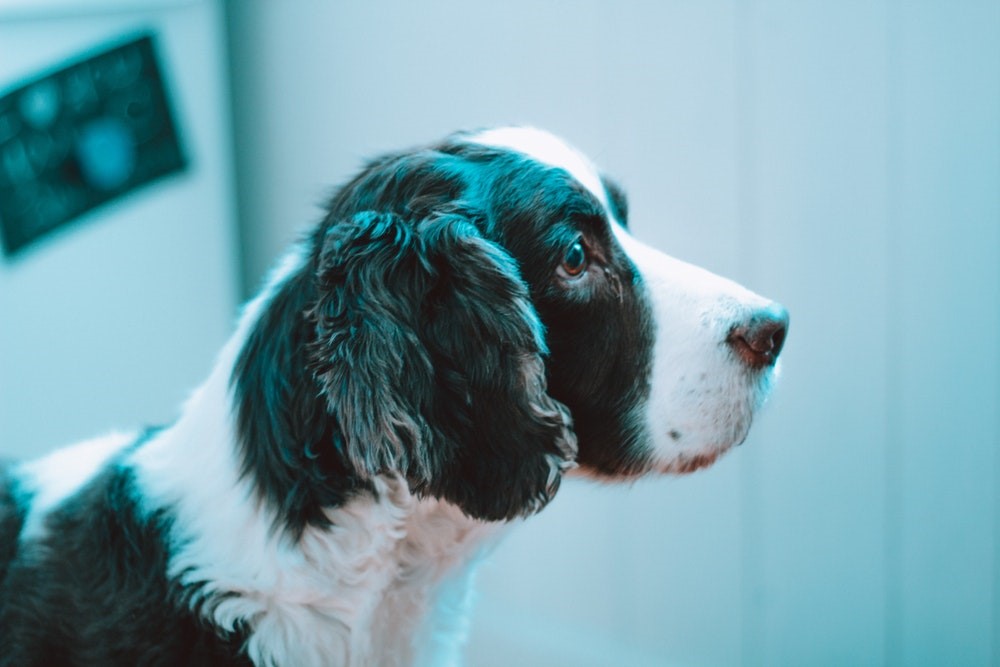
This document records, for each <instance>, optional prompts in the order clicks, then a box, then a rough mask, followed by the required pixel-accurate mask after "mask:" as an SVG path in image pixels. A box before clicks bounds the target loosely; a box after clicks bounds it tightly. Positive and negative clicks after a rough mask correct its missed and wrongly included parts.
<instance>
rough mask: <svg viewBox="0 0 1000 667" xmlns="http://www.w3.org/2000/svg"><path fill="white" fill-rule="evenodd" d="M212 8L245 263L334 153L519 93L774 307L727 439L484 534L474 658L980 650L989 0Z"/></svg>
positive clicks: (998, 372) (994, 225)
mask: <svg viewBox="0 0 1000 667" xmlns="http://www.w3.org/2000/svg"><path fill="white" fill-rule="evenodd" d="M229 10H230V28H231V34H230V38H231V46H232V65H233V72H234V82H235V89H234V92H235V98H234V100H235V107H236V130H237V134H236V146H237V157H238V167H239V174H240V192H241V201H240V205H241V210H242V218H243V223H244V236H243V239H244V249H245V251H246V263H245V279H246V283H247V285H248V286H249V287H248V289H249V288H252V287H253V286H254V285H256V284H257V283H258V281H259V279H260V276H261V274H262V272H263V271H264V269H265V268H266V266H267V265H269V264H270V263H271V262H273V261H274V259H275V258H276V257H277V255H278V254H279V253H280V251H281V248H282V247H283V246H284V244H285V243H287V242H288V241H289V240H291V239H292V238H294V237H295V235H296V233H297V231H298V230H301V229H302V228H303V227H304V226H306V225H308V224H309V223H310V222H313V221H315V220H316V219H317V218H318V216H319V209H318V208H317V206H316V205H317V204H318V203H319V202H321V201H322V200H323V199H324V197H325V196H326V193H327V192H328V191H329V188H330V187H331V186H332V185H333V184H336V183H338V182H342V181H343V180H344V179H346V178H347V177H348V176H349V175H350V174H351V172H352V171H353V170H354V169H356V168H357V166H358V165H359V164H360V161H361V159H362V158H363V157H365V156H370V155H373V154H375V153H377V152H379V151H381V150H385V149H391V148H396V147H399V146H403V145H407V144H411V143H418V142H421V141H425V140H430V139H434V138H436V137H438V136H440V135H442V134H444V133H446V132H448V131H451V130H453V129H456V128H464V127H476V126H482V125H490V124H494V123H507V122H524V123H531V124H536V125H539V126H542V127H546V128H549V129H551V130H553V131H555V132H557V133H559V134H562V135H563V136H565V137H567V138H569V139H570V140H571V141H573V142H574V143H576V144H577V145H579V146H580V147H581V148H583V149H584V151H585V152H587V153H589V154H590V155H591V156H592V157H594V158H595V160H596V161H597V162H598V163H599V164H600V165H602V166H603V167H604V168H606V170H607V171H609V172H610V173H612V174H614V175H615V176H617V177H618V178H619V180H621V181H622V182H623V183H625V185H626V186H627V188H628V190H629V192H630V196H631V210H632V214H631V217H632V224H633V227H634V231H635V233H636V234H637V235H638V236H640V237H642V238H643V239H645V240H647V241H648V242H650V243H653V244H654V245H657V246H658V247H661V248H663V249H664V250H666V251H667V252H669V253H671V254H674V255H677V256H680V257H682V258H684V259H687V260H689V261H693V262H696V263H699V264H702V265H705V266H707V267H709V268H710V269H712V270H714V271H717V272H719V273H723V274H726V275H729V276H731V277H733V278H736V279H738V280H740V281H742V282H744V283H746V284H747V285H749V286H750V287H752V288H753V289H755V290H757V291H759V292H761V293H763V294H766V295H768V296H771V297H774V298H776V299H778V300H780V301H782V302H783V303H784V304H785V305H787V306H788V307H789V309H790V311H791V313H792V325H791V332H790V338H789V342H788V345H787V348H786V352H785V354H784V355H783V356H784V359H783V366H784V367H783V377H782V380H781V383H780V385H779V388H778V390H777V392H776V394H775V396H774V398H773V399H772V401H771V404H770V405H769V406H768V408H767V410H766V412H765V413H764V415H763V416H762V417H761V418H760V419H759V420H758V423H757V425H756V426H755V430H754V432H753V433H752V435H751V437H750V439H749V440H748V442H747V443H746V445H745V446H743V447H742V448H740V449H739V450H737V451H736V452H734V453H732V454H730V455H729V456H728V457H726V458H725V459H724V460H723V461H721V462H720V463H719V464H717V465H716V466H715V467H713V468H712V469H710V470H708V471H705V472H701V473H698V474H696V475H694V476H692V477H688V478H682V479H659V480H650V481H646V482H641V483H638V484H636V485H634V486H632V487H630V488H620V487H619V488H611V487H599V486H595V485H593V484H589V483H584V482H576V483H570V484H567V485H566V486H565V487H564V490H563V491H562V492H561V493H560V495H559V497H558V498H557V499H556V501H555V502H554V503H553V504H552V505H551V506H550V507H549V508H548V509H547V510H546V511H545V512H544V513H543V514H542V515H541V516H539V517H536V518H534V519H532V520H530V521H528V522H526V523H525V524H524V525H523V526H520V527H519V528H518V529H517V530H516V531H514V532H513V533H512V534H511V536H510V538H509V539H508V540H506V541H505V542H504V543H503V544H502V545H501V546H500V547H499V548H498V550H497V551H496V552H495V554H494V555H493V556H492V558H491V559H490V561H489V562H488V563H486V564H485V566H484V567H483V569H482V571H481V574H480V582H479V583H480V585H479V603H478V610H477V613H476V616H475V618H474V621H473V627H472V633H471V641H470V645H469V649H468V658H469V660H468V662H469V663H470V664H471V665H477V666H480V667H493V666H496V667H501V666H504V667H506V666H509V665H515V664H516V665H519V666H520V667H534V666H542V665H573V666H587V665H636V666H643V665H726V666H728V665H747V666H757V665H761V666H764V665H767V666H770V665H789V666H800V665H831V666H834V665H836V666H841V665H906V666H913V665H918V666H919V665H944V664H950V665H968V666H973V665H982V666H986V665H997V664H1000V629H998V628H1000V491H998V487H1000V3H998V2H972V1H963V2H943V1H942V2H908V1H904V0H881V1H860V0H859V1H845V2H803V1H799V0H787V1H785V2H779V1H776V0H753V1H747V2H735V1H734V2H638V1H631V2H628V1H623V0H616V1H615V2H610V1H604V2H599V1H597V0H590V1H587V2H584V1H580V2H569V1H566V2H555V1H552V0H549V1H545V2H538V1H531V0H508V1H507V2H503V3H476V4H473V3H468V2H461V1H459V0H452V1H445V0H437V1H435V2H421V3H409V2H387V1H386V0H380V1H373V2H366V3H346V2H345V3H340V2H323V1H318V0H317V1H312V2H307V1H305V0H300V1H299V2H296V3H276V2H270V1H268V0H235V1H233V2H231V3H230V8H229Z"/></svg>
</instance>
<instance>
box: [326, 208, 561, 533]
mask: <svg viewBox="0 0 1000 667" xmlns="http://www.w3.org/2000/svg"><path fill="white" fill-rule="evenodd" d="M318 266H319V270H318V274H317V279H318V291H319V298H318V301H317V303H316V305H315V307H314V308H313V309H312V311H311V316H312V319H313V321H314V322H315V329H316V340H315V342H314V343H313V346H312V349H311V355H312V359H313V364H314V372H315V374H316V377H317V379H318V380H319V382H320V386H321V390H322V392H323V394H324V396H325V398H326V401H327V404H328V406H329V408H330V411H331V412H332V413H333V415H334V416H335V417H336V418H337V419H338V421H339V423H340V428H341V430H342V432H343V435H344V440H345V447H346V450H347V451H346V453H347V456H348V457H349V459H350V460H351V462H352V464H353V465H354V467H355V468H356V469H357V470H358V471H359V472H360V473H362V474H364V475H374V474H377V473H380V472H391V471H399V472H401V473H402V474H404V475H405V476H406V478H407V480H408V481H409V483H410V486H411V488H413V489H414V490H415V491H416V492H418V493H421V494H426V495H433V496H435V497H440V498H444V499H446V500H448V501H451V502H453V503H455V504H456V505H458V506H459V507H460V508H461V509H462V510H463V511H465V512H466V513H467V514H469V515H470V516H473V517H476V518H480V519H488V520H502V519H509V518H513V517H515V516H519V515H526V514H529V513H531V512H534V511H537V510H538V509H540V508H541V507H542V506H543V505H544V504H545V503H546V502H547V501H548V500H549V499H550V498H551V497H552V495H553V494H554V493H555V491H556V489H557V488H558V485H559V481H560V478H561V473H562V471H563V470H565V469H566V468H567V467H569V466H571V465H572V459H573V457H574V455H575V453H576V440H575V436H574V434H573V433H572V431H571V429H570V419H569V413H568V411H567V410H566V409H565V407H563V406H562V405H561V404H559V403H558V402H556V401H554V400H553V399H552V398H551V397H549V396H548V395H547V394H546V392H545V371H544V364H543V359H542V357H543V355H544V353H545V343H544V336H543V330H542V326H541V323H540V321H539V320H538V317H537V315H536V313H535V311H534V308H533V307H532V305H531V302H530V299H529V297H528V290H527V287H526V285H525V284H524V282H523V281H522V280H521V278H520V276H519V273H518V271H517V266H516V263H515V262H514V260H513V259H512V258H511V257H510V256H509V255H508V254H507V253H506V252H505V251H504V250H503V249H501V248H500V247H499V246H497V245H496V244H494V243H492V242H490V241H488V240H486V239H485V238H483V237H482V236H481V235H480V234H479V232H478V231H477V229H476V227H475V226H474V225H473V224H472V223H470V222H469V221H468V219H467V218H465V217H463V216H461V215H451V214H449V215H440V216H436V217H433V218H430V219H428V220H425V221H423V222H421V223H419V224H416V225H412V224H410V223H408V222H405V221H403V220H401V219H399V218H398V217H396V216H393V215H389V214H376V213H362V214H359V215H357V216H355V217H354V219H352V220H351V221H349V222H346V223H340V224H337V225H334V226H332V227H331V228H330V229H329V231H328V232H327V234H326V237H325V238H324V239H323V246H322V249H321V252H320V256H319V264H318Z"/></svg>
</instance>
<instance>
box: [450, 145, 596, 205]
mask: <svg viewBox="0 0 1000 667" xmlns="http://www.w3.org/2000/svg"><path fill="white" fill-rule="evenodd" d="M468 141H469V142H471V143H474V144H480V145H483V146H492V147H494V148H506V149H508V150H511V151H514V152H517V153H521V154H523V155H526V156H528V157H530V158H532V159H534V160H536V161H538V162H540V163H542V164H545V165H548V166H550V167H557V168H559V169H564V170H565V171H567V172H568V173H569V174H570V176H572V177H573V178H575V179H576V180H577V181H578V182H579V183H580V184H581V185H582V186H583V187H585V188H586V189H587V190H588V191H589V192H590V193H591V194H593V195H594V197H596V198H597V201H599V202H600V203H601V206H603V207H604V209H605V210H609V206H608V197H607V193H606V192H605V190H604V184H603V183H602V182H601V176H600V173H599V172H598V171H597V168H596V167H594V165H593V163H592V162H591V161H590V160H589V159H587V157H586V156H584V155H583V154H582V153H581V152H580V151H578V150H576V149H575V148H573V147H572V146H570V145H569V144H567V143H566V142H565V141H563V140H562V139H560V138H559V137H557V136H555V135H553V134H550V133H548V132H546V131H544V130H539V129H537V128H533V127H501V128H495V129H491V130H485V131H483V132H480V133H478V134H473V135H472V136H470V137H469V138H468Z"/></svg>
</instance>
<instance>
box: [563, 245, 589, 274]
mask: <svg viewBox="0 0 1000 667" xmlns="http://www.w3.org/2000/svg"><path fill="white" fill-rule="evenodd" d="M586 269H587V250H586V249H585V248H584V247H583V241H582V240H581V239H577V240H576V241H574V242H573V244H572V245H571V246H570V247H569V248H567V249H566V254H565V255H563V260H562V270H563V271H564V272H565V273H566V275H568V276H569V277H570V278H575V277H577V276H579V275H580V274H582V273H583V272H584V271H585V270H586Z"/></svg>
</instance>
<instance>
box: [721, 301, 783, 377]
mask: <svg viewBox="0 0 1000 667" xmlns="http://www.w3.org/2000/svg"><path fill="white" fill-rule="evenodd" d="M787 335H788V311H787V310H785V308H784V306H781V305H779V304H776V303H775V304H771V305H770V306H768V307H767V308H762V309H760V310H758V311H755V312H754V313H753V314H751V315H750V317H749V319H748V320H747V321H746V322H744V323H743V324H739V325H737V326H735V327H733V329H732V330H731V331H730V332H729V338H728V339H727V342H728V343H729V345H730V346H731V347H732V348H733V349H734V350H735V351H736V353H737V354H738V355H739V356H740V357H741V358H742V359H743V360H744V361H745V362H746V363H747V364H749V365H750V366H752V367H753V368H763V367H764V366H773V365H774V363H775V362H776V361H777V360H778V355H779V354H781V348H782V347H784V345H785V337H786V336H787Z"/></svg>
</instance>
